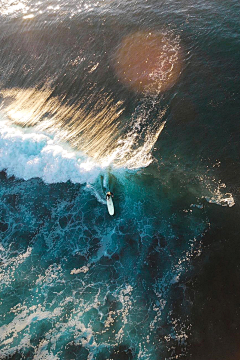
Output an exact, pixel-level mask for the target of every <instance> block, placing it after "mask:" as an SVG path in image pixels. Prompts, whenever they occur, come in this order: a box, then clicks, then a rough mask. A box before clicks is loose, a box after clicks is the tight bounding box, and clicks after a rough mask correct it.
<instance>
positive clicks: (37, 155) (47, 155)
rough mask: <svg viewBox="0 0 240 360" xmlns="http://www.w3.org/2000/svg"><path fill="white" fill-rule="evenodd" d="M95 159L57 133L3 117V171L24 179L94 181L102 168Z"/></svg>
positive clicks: (0, 148) (0, 140) (0, 132)
mask: <svg viewBox="0 0 240 360" xmlns="http://www.w3.org/2000/svg"><path fill="white" fill-rule="evenodd" d="M102 169H103V168H102V167H100V166H99V165H98V164H97V163H96V162H95V161H94V160H93V159H91V158H90V157H88V156H86V155H84V154H83V153H81V152H80V151H74V150H73V149H71V148H70V146H68V145H67V144H63V143H61V142H60V141H59V139H58V138H57V136H56V135H48V134H45V133H39V131H37V130H35V128H31V130H30V129H26V128H25V129H24V128H20V127H17V126H14V125H12V124H10V122H9V121H8V120H7V119H3V120H1V121H0V171H2V170H5V171H6V173H7V174H8V176H12V175H14V176H16V177H17V178H21V179H24V180H29V179H31V178H35V177H39V178H41V179H43V181H44V182H46V183H58V182H66V181H68V180H70V181H71V182H73V183H93V182H94V181H95V180H96V178H97V177H98V176H99V174H100V172H101V171H102Z"/></svg>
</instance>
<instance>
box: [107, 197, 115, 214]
mask: <svg viewBox="0 0 240 360" xmlns="http://www.w3.org/2000/svg"><path fill="white" fill-rule="evenodd" d="M107 208H108V212H109V214H110V215H114V205H113V200H112V198H111V197H110V198H108V199H107Z"/></svg>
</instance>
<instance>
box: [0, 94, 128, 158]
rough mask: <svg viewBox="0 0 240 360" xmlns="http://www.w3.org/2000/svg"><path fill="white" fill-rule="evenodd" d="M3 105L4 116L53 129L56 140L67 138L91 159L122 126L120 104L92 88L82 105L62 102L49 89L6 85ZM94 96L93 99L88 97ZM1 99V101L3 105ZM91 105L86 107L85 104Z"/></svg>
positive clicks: (26, 123) (42, 128)
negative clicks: (9, 86) (57, 138)
mask: <svg viewBox="0 0 240 360" xmlns="http://www.w3.org/2000/svg"><path fill="white" fill-rule="evenodd" d="M2 96H3V107H4V111H5V112H6V113H7V115H8V117H9V118H10V119H11V120H12V121H13V122H14V123H15V124H17V125H20V126H22V127H30V126H37V128H38V130H41V131H48V132H52V133H55V134H56V133H57V136H58V137H59V139H60V140H64V141H67V142H69V143H70V144H71V145H72V146H73V147H74V148H76V149H78V150H81V151H83V152H85V153H87V154H88V155H90V156H92V157H94V158H95V159H97V158H99V157H102V156H103V155H104V154H105V153H106V149H109V148H111V147H112V145H113V143H114V139H115V136H116V133H117V132H118V131H119V130H120V128H121V127H122V125H121V123H120V121H119V117H120V115H121V114H122V112H123V110H124V108H123V104H122V102H121V101H118V102H117V103H115V102H114V101H113V99H112V98H111V95H109V94H106V93H105V92H103V91H100V92H98V93H97V94H96V93H95V92H94V91H92V95H91V96H89V98H88V102H87V105H86V101H85V99H82V101H79V102H78V105H77V106H76V105H75V104H74V105H69V104H64V102H63V101H61V99H60V98H58V97H56V96H52V90H51V89H47V88H46V89H44V90H41V91H40V90H37V89H34V88H29V89H19V88H14V89H6V90H3V91H2ZM91 97H93V98H97V99H98V100H97V101H94V102H93V101H91V100H93V99H92V98H91ZM4 103H5V105H4ZM92 103H94V105H92V106H91V108H90V107H89V104H92Z"/></svg>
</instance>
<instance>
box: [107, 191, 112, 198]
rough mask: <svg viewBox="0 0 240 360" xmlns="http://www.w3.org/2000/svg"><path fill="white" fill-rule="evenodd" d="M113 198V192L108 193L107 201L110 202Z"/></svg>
mask: <svg viewBox="0 0 240 360" xmlns="http://www.w3.org/2000/svg"><path fill="white" fill-rule="evenodd" d="M111 197H112V198H113V193H112V192H111V191H108V192H107V193H106V199H107V200H109V199H110V198H111Z"/></svg>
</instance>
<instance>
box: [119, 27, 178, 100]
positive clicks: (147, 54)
mask: <svg viewBox="0 0 240 360" xmlns="http://www.w3.org/2000/svg"><path fill="white" fill-rule="evenodd" d="M114 67H115V70H116V73H117V76H118V77H119V79H120V81H121V82H123V83H124V84H126V85H127V86H129V87H131V88H132V89H133V90H135V91H138V92H148V93H152V94H156V93H159V92H163V91H165V90H167V89H169V88H170V87H171V86H173V85H174V84H175V82H176V81H177V79H178V77H179V75H180V73H181V68H182V61H181V49H180V41H179V38H178V37H173V36H172V34H167V33H159V32H146V31H138V32H135V33H132V34H130V35H127V36H126V37H125V38H124V39H123V40H122V42H121V44H120V46H119V47H118V50H117V52H116V54H115V56H114Z"/></svg>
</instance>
